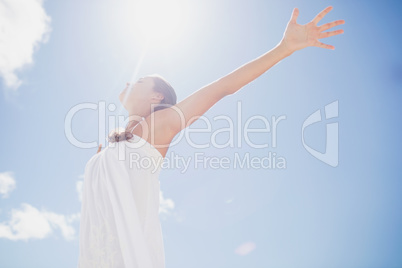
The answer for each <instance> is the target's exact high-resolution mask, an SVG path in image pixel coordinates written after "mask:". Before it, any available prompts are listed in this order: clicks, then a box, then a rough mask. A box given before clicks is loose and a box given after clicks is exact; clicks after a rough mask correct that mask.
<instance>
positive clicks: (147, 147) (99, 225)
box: [77, 135, 165, 268]
mask: <svg viewBox="0 0 402 268" xmlns="http://www.w3.org/2000/svg"><path fill="white" fill-rule="evenodd" d="M162 161H163V157H162V155H161V153H160V152H159V151H158V150H157V149H156V148H155V147H153V146H152V145H151V144H150V143H148V142H147V141H146V140H144V139H142V138H141V137H139V136H136V135H134V136H133V138H132V139H130V140H128V141H120V142H116V143H110V144H109V146H108V147H106V148H105V149H104V150H103V151H101V152H100V153H97V154H95V155H94V156H93V157H92V158H91V159H90V160H89V161H88V163H87V164H86V166H85V174H84V184H83V191H82V206H81V219H80V230H79V259H78V266H77V267H78V268H106V267H107V268H164V267H165V253H164V245H163V239H162V229H161V224H160V219H159V188H160V184H159V173H160V171H161V166H162Z"/></svg>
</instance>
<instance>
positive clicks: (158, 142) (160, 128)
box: [133, 108, 177, 156]
mask: <svg viewBox="0 0 402 268" xmlns="http://www.w3.org/2000/svg"><path fill="white" fill-rule="evenodd" d="M171 117H172V112H171V111H170V109H169V108H166V109H163V110H159V111H156V112H153V113H152V114H150V115H148V116H147V117H145V120H144V121H142V122H141V123H140V124H139V126H138V127H136V128H135V130H134V131H133V134H135V135H138V136H140V137H142V138H143V139H145V140H147V141H148V142H149V143H150V144H152V145H153V146H154V147H155V148H156V149H158V151H159V152H160V153H161V154H162V155H163V156H165V154H166V152H167V150H168V149H169V145H170V143H171V141H172V140H173V138H174V136H176V134H177V133H175V132H174V131H173V129H172V125H171V124H170V120H169V118H171Z"/></svg>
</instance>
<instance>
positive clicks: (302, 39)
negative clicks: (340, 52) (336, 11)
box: [281, 6, 345, 53]
mask: <svg viewBox="0 0 402 268" xmlns="http://www.w3.org/2000/svg"><path fill="white" fill-rule="evenodd" d="M331 10H332V6H329V7H327V8H325V9H324V10H323V11H321V12H320V13H319V14H318V15H317V16H316V17H315V18H314V19H313V20H312V21H310V22H309V23H307V24H304V25H300V24H298V23H297V22H296V20H297V16H298V15H299V10H298V9H297V8H294V9H293V13H292V17H291V18H290V20H289V22H288V25H287V27H286V30H285V33H284V34H283V39H282V41H281V43H282V44H283V45H284V46H285V47H286V48H287V49H288V50H289V51H290V52H291V53H293V52H295V51H297V50H300V49H303V48H305V47H309V46H315V47H322V48H327V49H335V47H334V46H332V45H328V44H324V43H321V42H320V41H318V39H321V38H325V37H330V36H333V35H337V34H341V33H343V30H336V31H332V32H325V33H323V31H325V30H328V29H330V28H332V27H335V26H337V25H340V24H344V23H345V21H344V20H337V21H333V22H329V23H326V24H323V25H321V26H317V24H318V22H319V21H320V20H321V19H322V18H324V16H325V15H326V14H327V13H328V12H330V11H331Z"/></svg>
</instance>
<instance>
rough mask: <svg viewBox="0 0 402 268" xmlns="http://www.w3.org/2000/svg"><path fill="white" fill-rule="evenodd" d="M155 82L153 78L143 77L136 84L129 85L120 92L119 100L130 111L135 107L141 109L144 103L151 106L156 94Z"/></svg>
mask: <svg viewBox="0 0 402 268" xmlns="http://www.w3.org/2000/svg"><path fill="white" fill-rule="evenodd" d="M153 88H154V81H153V79H152V78H151V77H142V78H140V79H138V81H137V82H135V83H127V85H126V87H125V89H124V90H123V91H122V92H120V95H119V100H120V102H121V103H122V104H123V106H124V107H125V108H126V110H128V111H130V110H132V108H133V107H141V106H143V105H144V103H148V104H150V103H151V101H152V97H153V95H154V94H155V92H154V90H153Z"/></svg>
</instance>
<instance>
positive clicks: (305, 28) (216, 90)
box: [162, 6, 345, 136]
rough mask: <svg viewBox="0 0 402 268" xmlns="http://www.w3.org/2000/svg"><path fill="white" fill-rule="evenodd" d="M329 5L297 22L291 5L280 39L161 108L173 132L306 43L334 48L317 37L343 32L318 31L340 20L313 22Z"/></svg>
mask: <svg viewBox="0 0 402 268" xmlns="http://www.w3.org/2000/svg"><path fill="white" fill-rule="evenodd" d="M331 9H332V7H331V6H329V7H327V8H325V9H324V10H323V11H321V12H320V13H319V14H318V15H317V16H316V17H315V18H314V19H313V20H312V21H311V22H309V23H307V24H305V25H300V24H298V23H297V22H296V20H297V16H298V14H299V10H298V9H297V8H295V9H293V13H292V16H291V18H290V20H289V22H288V24H287V27H286V30H285V33H284V35H283V38H282V40H281V41H280V42H279V44H278V45H277V46H275V47H274V48H273V49H271V50H270V51H268V52H266V53H265V54H263V55H261V56H260V57H258V58H256V59H254V60H252V61H250V62H248V63H246V64H244V65H242V66H240V67H239V68H237V69H236V70H234V71H233V72H231V73H229V74H227V75H226V76H224V77H221V78H220V79H218V80H216V81H214V82H212V83H211V84H209V85H206V86H204V87H202V88H201V89H199V90H197V91H196V92H194V93H193V94H191V95H190V96H188V97H187V98H185V99H184V100H182V101H180V102H178V103H177V104H176V105H174V106H173V107H170V108H167V109H164V110H162V111H163V116H162V117H163V118H164V121H165V122H166V124H167V125H168V129H169V130H170V132H171V133H173V136H174V135H176V134H177V133H178V132H180V131H181V130H183V129H184V128H186V127H188V126H189V125H191V124H192V123H194V121H196V120H197V119H198V118H199V117H200V116H202V115H203V114H204V113H205V112H206V111H208V110H209V109H210V108H211V107H212V106H213V105H214V104H215V103H217V102H218V101H219V100H220V99H222V98H223V97H225V96H227V95H230V94H234V93H235V92H237V91H238V90H239V89H241V88H242V87H243V86H245V85H247V84H248V83H250V82H251V81H253V80H254V79H256V78H257V77H259V76H260V75H262V74H263V73H264V72H266V71H267V70H268V69H270V68H271V67H272V66H274V65H275V64H276V63H278V62H279V61H281V60H282V59H284V58H285V57H287V56H289V55H291V54H292V53H294V52H295V51H297V50H300V49H303V48H305V47H308V46H317V47H322V48H327V49H334V47H333V46H331V45H327V44H323V43H321V42H320V41H318V39H321V38H325V37H329V36H333V35H337V34H341V33H343V30H336V31H332V32H322V31H325V30H328V29H330V28H332V27H334V26H337V25H339V24H344V23H345V21H344V20H337V21H334V22H331V23H327V24H324V25H321V26H317V23H318V22H319V21H320V20H321V19H322V18H323V17H324V16H325V15H326V14H327V13H328V12H329V11H330V10H331Z"/></svg>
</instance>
